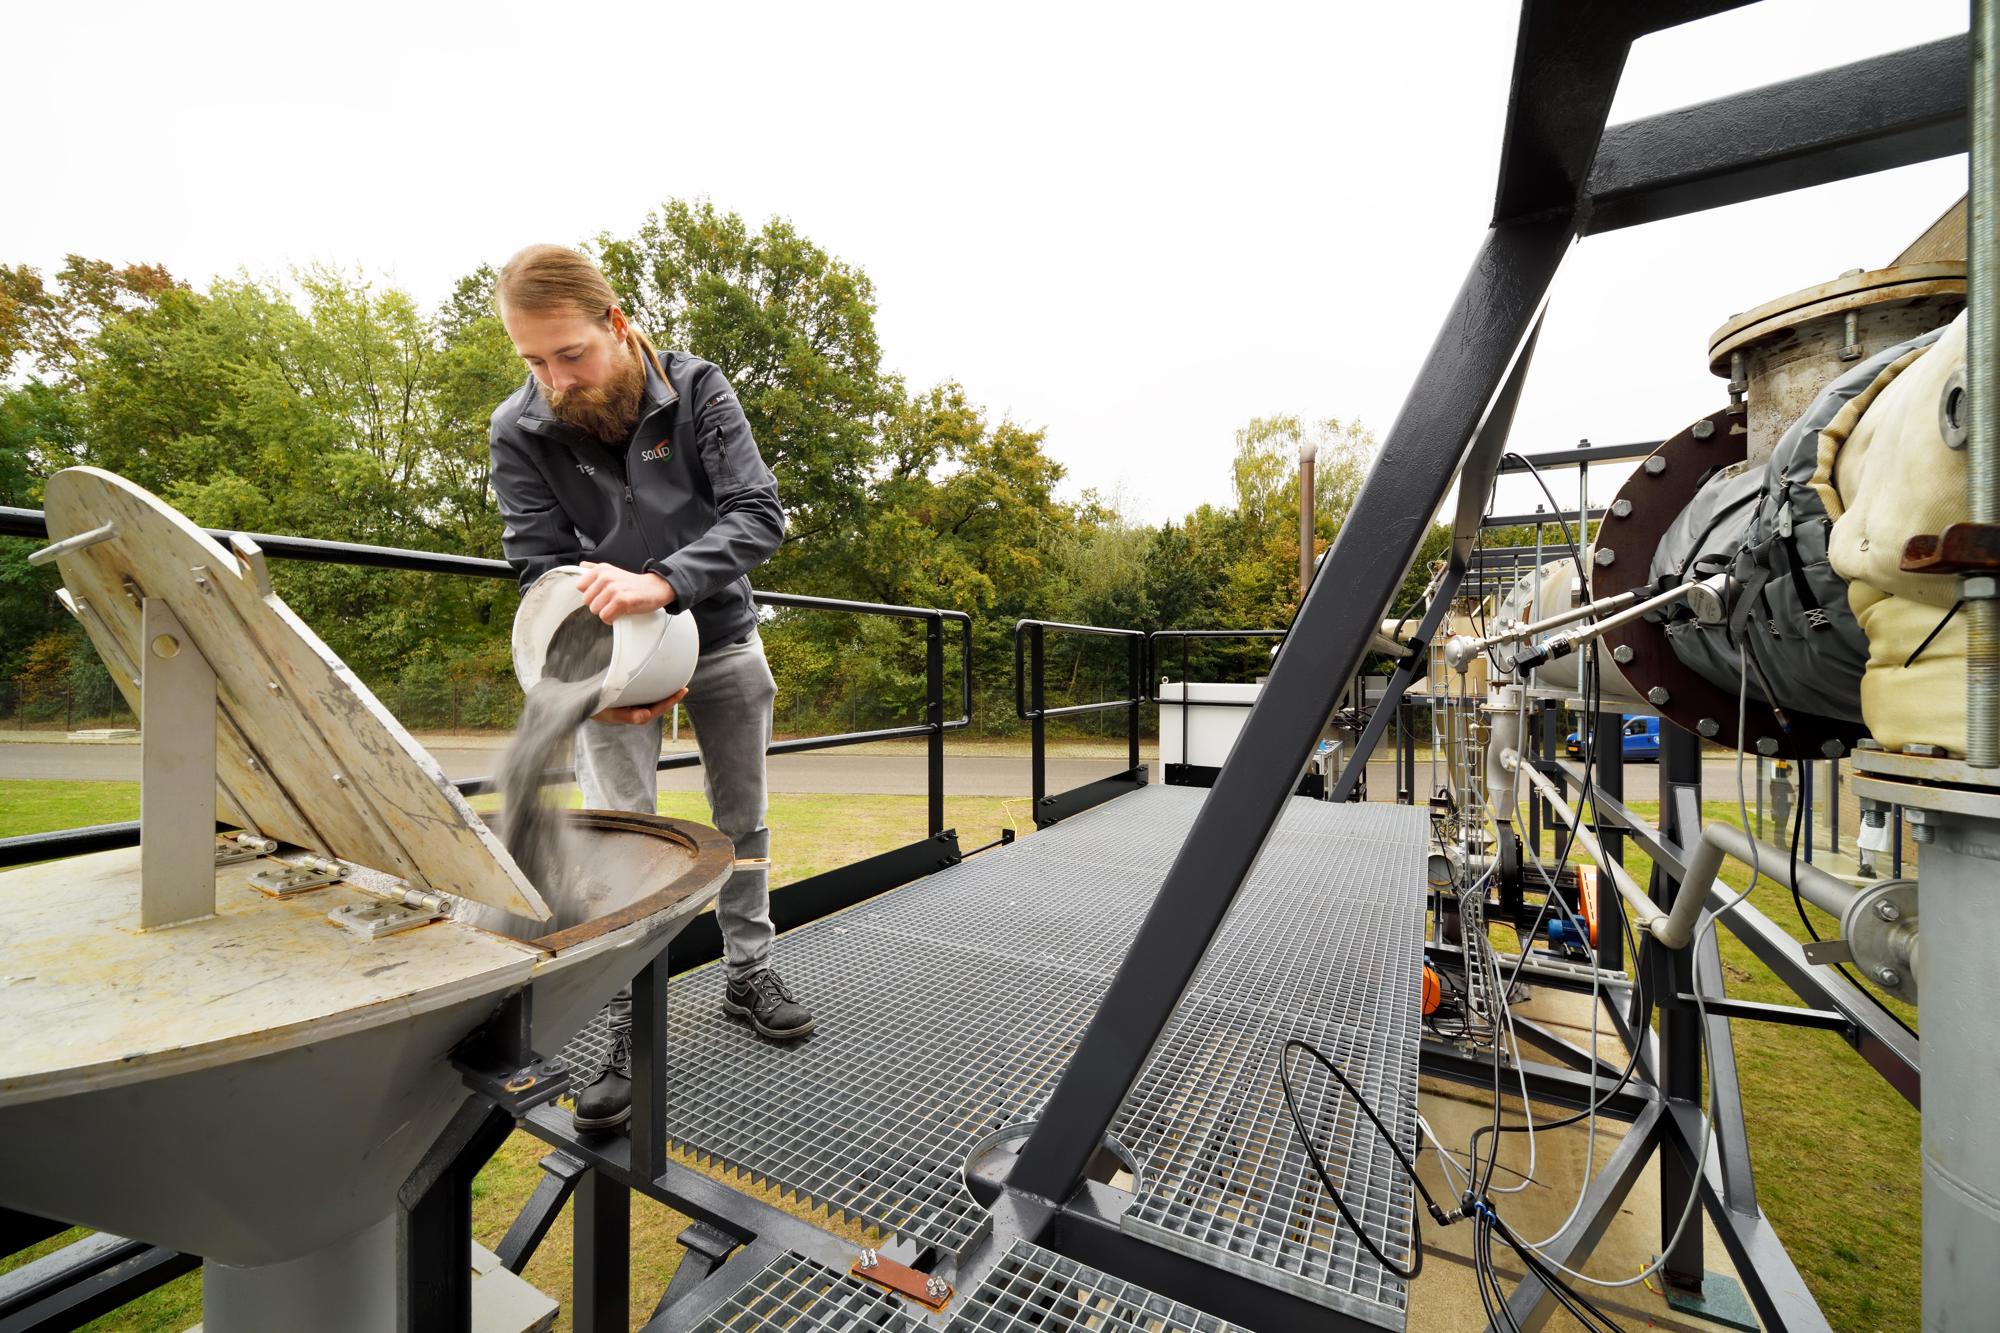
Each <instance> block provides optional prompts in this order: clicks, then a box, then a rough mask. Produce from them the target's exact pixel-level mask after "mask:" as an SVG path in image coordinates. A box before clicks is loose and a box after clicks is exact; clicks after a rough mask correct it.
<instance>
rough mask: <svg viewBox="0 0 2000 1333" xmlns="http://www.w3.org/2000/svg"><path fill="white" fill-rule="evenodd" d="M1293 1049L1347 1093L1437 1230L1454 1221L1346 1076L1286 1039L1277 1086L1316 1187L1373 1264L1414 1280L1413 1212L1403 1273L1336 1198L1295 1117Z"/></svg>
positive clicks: (1419, 1258) (1416, 1236)
mask: <svg viewBox="0 0 2000 1333" xmlns="http://www.w3.org/2000/svg"><path fill="white" fill-rule="evenodd" d="M1294 1049H1296V1050H1301V1051H1304V1052H1305V1053H1306V1054H1308V1055H1310V1056H1311V1057H1312V1058H1313V1059H1315V1060H1317V1061H1319V1062H1320V1064H1322V1065H1324V1066H1325V1067H1326V1070H1327V1072H1328V1073H1330V1074H1332V1075H1333V1076H1334V1077H1335V1078H1337V1079H1339V1080H1340V1086H1341V1087H1343V1088H1345V1089H1347V1095H1348V1096H1350V1097H1352V1098H1353V1099H1354V1101H1355V1104H1356V1105H1357V1106H1359V1107H1360V1108H1361V1109H1362V1110H1363V1111H1364V1112H1366V1113H1367V1115H1368V1119H1369V1122H1370V1123H1371V1124H1373V1125H1374V1126H1375V1130H1376V1132H1377V1133H1379V1134H1380V1135H1381V1136H1382V1141H1383V1142H1384V1143H1386V1144H1388V1145H1389V1151H1390V1152H1392V1153H1394V1154H1395V1155H1396V1160H1397V1161H1398V1162H1399V1163H1401V1164H1402V1167H1403V1174H1404V1175H1406V1176H1408V1177H1409V1178H1410V1183H1411V1184H1412V1185H1415V1186H1416V1187H1417V1193H1419V1194H1421V1195H1422V1196H1423V1198H1424V1205H1425V1207H1427V1208H1429V1209H1430V1211H1431V1217H1432V1218H1433V1219H1434V1220H1435V1221H1436V1222H1437V1224H1438V1225H1439V1226H1448V1225H1450V1223H1451V1222H1453V1221H1454V1220H1455V1219H1454V1218H1453V1217H1452V1216H1451V1215H1450V1214H1448V1213H1446V1212H1445V1211H1444V1209H1443V1208H1440V1207H1439V1206H1438V1201H1437V1200H1436V1199H1434V1198H1432V1197H1431V1192H1430V1190H1429V1189H1427V1188H1425V1186H1424V1182H1423V1181H1422V1180H1420V1179H1418V1177H1417V1168H1416V1167H1414V1166H1412V1165H1411V1164H1410V1159H1409V1157H1408V1156H1406V1155H1405V1154H1404V1152H1403V1145H1402V1144H1400V1143H1398V1142H1396V1136H1395V1135H1393V1134H1391V1133H1390V1132H1389V1127H1388V1126H1387V1125H1385V1124H1383V1123H1382V1117H1380V1116H1378V1115H1376V1114H1375V1108H1374V1107H1372V1106H1370V1105H1369V1104H1368V1099H1367V1098H1366V1097H1363V1096H1362V1095H1361V1090H1360V1089H1359V1088H1357V1087H1355V1086H1354V1085H1353V1084H1352V1083H1350V1082H1348V1079H1347V1075H1346V1074H1343V1073H1342V1072H1341V1071H1340V1066H1339V1065H1336V1064H1335V1063H1334V1062H1333V1061H1331V1060H1329V1059H1327V1057H1326V1056H1325V1055H1324V1054H1323V1053H1322V1052H1321V1051H1320V1049H1319V1047H1317V1046H1315V1045H1313V1044H1312V1043H1311V1042H1309V1041H1305V1040H1303V1039H1302V1038H1299V1037H1292V1038H1289V1039H1288V1040H1287V1041H1286V1042H1285V1045H1284V1047H1283V1049H1281V1050H1280V1051H1279V1052H1278V1086H1279V1087H1280V1088H1282V1089H1283V1090H1284V1094H1285V1109H1286V1110H1288V1111H1290V1112H1291V1114H1292V1128H1293V1129H1294V1130H1295V1131H1297V1133H1298V1136H1299V1143H1300V1144H1301V1145H1302V1146H1303V1147H1304V1148H1305V1150H1306V1156H1307V1157H1308V1158H1310V1159H1311V1161H1312V1164H1313V1171H1314V1172H1315V1173H1316V1174H1317V1175H1318V1176H1319V1183H1320V1187H1321V1188H1322V1189H1324V1190H1325V1191H1326V1194H1327V1197H1328V1198H1330V1199H1332V1200H1333V1206H1334V1207H1335V1208H1336V1209H1338V1210H1339V1212H1340V1216H1341V1220H1342V1221H1344V1222H1346V1223H1347V1225H1348V1226H1349V1227H1350V1228H1352V1229H1353V1231H1354V1234H1355V1235H1356V1236H1359V1237H1360V1238H1361V1243H1362V1244H1363V1245H1364V1246H1366V1247H1367V1249H1368V1253H1370V1254H1372V1255H1374V1256H1375V1262H1376V1263H1378V1264H1381V1265H1382V1267H1384V1268H1386V1269H1388V1270H1389V1271H1390V1272H1391V1273H1394V1274H1395V1275H1396V1276H1397V1277H1399V1278H1401V1279H1403V1281H1405V1282H1409V1281H1412V1280H1414V1279H1415V1278H1416V1276H1417V1274H1419V1273H1421V1272H1423V1271H1424V1228H1423V1222H1422V1220H1421V1219H1419V1218H1418V1216H1417V1214H1416V1212H1415V1210H1412V1211H1411V1213H1410V1255H1411V1258H1412V1260H1413V1262H1412V1263H1411V1264H1410V1266H1409V1267H1408V1268H1407V1269H1405V1268H1403V1267H1401V1266H1399V1265H1398V1264H1396V1263H1395V1262H1394V1261H1392V1260H1391V1259H1390V1258H1389V1256H1388V1255H1386V1254H1384V1253H1382V1251H1381V1250H1380V1249H1379V1248H1378V1247H1377V1246H1376V1244H1375V1242H1374V1240H1373V1239H1371V1238H1370V1237H1369V1235H1368V1233H1367V1232H1366V1231H1364V1230H1362V1229H1361V1223H1359V1222H1357V1221H1356V1220H1355V1218H1354V1214H1353V1213H1350V1212H1348V1211H1347V1203H1346V1201H1345V1200H1344V1199H1342V1198H1341V1197H1340V1191H1339V1190H1338V1189H1336V1188H1334V1184H1333V1178H1332V1177H1331V1176H1330V1175H1328V1174H1327V1169H1326V1162H1325V1161H1324V1160H1322V1159H1321V1157H1320V1155H1319V1149H1318V1148H1316V1147H1314V1146H1313V1140H1312V1135H1311V1134H1310V1133H1308V1132H1307V1130H1306V1122H1305V1118H1304V1117H1303V1116H1301V1115H1300V1114H1299V1104H1298V1101H1297V1100H1296V1099H1295V1098H1294V1097H1293V1095H1292V1079H1291V1066H1290V1063H1289V1057H1290V1055H1291V1053H1292V1051H1293V1050H1294Z"/></svg>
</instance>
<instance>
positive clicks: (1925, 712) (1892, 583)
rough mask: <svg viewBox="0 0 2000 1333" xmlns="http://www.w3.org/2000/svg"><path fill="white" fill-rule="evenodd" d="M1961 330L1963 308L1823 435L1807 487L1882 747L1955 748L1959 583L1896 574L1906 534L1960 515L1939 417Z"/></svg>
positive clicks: (1958, 459)
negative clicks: (1817, 493)
mask: <svg viewBox="0 0 2000 1333" xmlns="http://www.w3.org/2000/svg"><path fill="white" fill-rule="evenodd" d="M1965 333H1966V323H1965V316H1964V315H1962V314H1961V315H1960V316H1959V317H1958V319H1957V320H1956V321H1954V322H1953V323H1952V325H1951V326H1950V327H1949V328H1948V329H1946V330H1945V333H1944V336H1943V337H1942V338H1940V339H1939V340H1938V341H1937V342H1936V343H1934V344H1933V345H1932V346H1931V348H1930V349H1929V350H1928V351H1927V352H1925V353H1924V354H1923V355H1922V356H1920V357H1919V358H1917V359H1916V360H1915V361H1914V362H1912V363H1911V364H1909V365H1907V366H1905V367H1903V368H1902V371H1901V373H1900V374H1898V375H1896V376H1895V377H1894V379H1893V380H1892V381H1891V382H1890V383H1888V384H1887V385H1885V386H1884V387H1883V388H1882V390H1881V392H1880V393H1879V394H1878V395H1876V397H1875V400H1874V402H1873V403H1872V404H1870V405H1869V407H1868V410H1867V411H1866V412H1865V413H1863V414H1862V416H1861V418H1860V420H1859V421H1858V422H1857V423H1855V425H1854V427H1853V430H1852V431H1851V432H1850V433H1849V434H1848V435H1847V437H1846V439H1845V440H1844V441H1843V440H1840V439H1838V438H1837V437H1836V436H1835V433H1834V432H1833V431H1832V430H1828V431H1825V432H1823V433H1822V435H1821V462H1820V472H1819V473H1818V474H1817V475H1816V476H1815V477H1814V483H1815V486H1816V487H1818V488H1819V489H1820V490H1821V492H1822V494H1823V495H1824V496H1826V497H1827V511H1828V512H1829V513H1830V514H1833V515H1834V516H1835V518H1834V524H1833V534H1832V537H1831V539H1830V540H1829V541H1828V543H1827V554H1828V556H1829V558H1830V559H1831V560H1832V562H1833V567H1834V569H1835V570H1836V571H1837V572H1838V573H1839V574H1840V575H1841V577H1843V578H1845V579H1847V580H1849V583H1848V589H1847V601H1848V605H1849V607H1851V608H1852V609H1853V611H1854V615H1855V618H1856V619H1857V620H1859V621H1860V622H1861V628H1862V630H1863V631H1864V632H1865V633H1866V634H1867V635H1868V666H1867V669H1866V671H1865V672H1864V673H1863V675H1862V678H1861V713H1862V717H1863V719H1864V720H1865V721H1866V722H1867V724H1868V730H1869V734H1870V735H1872V736H1873V737H1874V738H1875V740H1876V742H1877V743H1878V744H1880V745H1882V746H1884V747H1885V748H1888V749H1892V750H1893V749H1898V748H1900V747H1902V746H1905V745H1912V744H1924V745H1937V746H1942V747H1943V748H1944V749H1946V750H1949V751H1951V752H1952V753H1954V754H1962V753H1964V751H1965V698H1966V690H1965V648H1966V641H1965V619H1964V617H1963V616H1962V615H1952V614H1951V611H1952V606H1953V603H1954V602H1955V601H1956V599H1957V597H1958V580H1957V579H1956V578H1953V577H1951V576H1949V575H1940V574H1907V573H1904V572H1903V570H1902V554H1903V548H1904V546H1905V545H1907V544H1908V542H1909V540H1910V538H1912V537H1916V536H1922V535H1926V534H1934V533H1938V532H1942V531H1943V530H1944V529H1945V527H1947V526H1948V525H1950V524H1952V523H1954V522H1962V521H1964V520H1965V519H1966V518H1967V517H1968V516H1969V510H1968V508H1967V500H1966V466H1965V452H1964V451H1963V450H1962V449H1952V448H1949V447H1947V446H1946V444H1945V442H1944V436H1943V433H1942V430H1941V428H1940V425H1939V414H1938V404H1939V400H1940V398H1941V396H1942V394H1943V392H1944V387H1945V381H1946V380H1948V379H1950V378H1951V375H1952V373H1953V372H1954V371H1956V370H1959V369H1962V368H1963V367H1964V365H1965ZM1947 617H1949V618H1948V619H1947ZM1940 626H1942V628H1941V629H1940V628H1939V627H1940ZM1933 632H1935V635H1936V637H1934V638H1933V637H1931V636H1932V634H1933ZM1926 639H1929V640H1930V641H1929V643H1928V644H1925V640H1926ZM1920 647H1921V648H1922V652H1921V653H1919V652H1918V649H1919V648H1920Z"/></svg>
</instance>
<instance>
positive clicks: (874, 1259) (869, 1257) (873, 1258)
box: [856, 1250, 882, 1271]
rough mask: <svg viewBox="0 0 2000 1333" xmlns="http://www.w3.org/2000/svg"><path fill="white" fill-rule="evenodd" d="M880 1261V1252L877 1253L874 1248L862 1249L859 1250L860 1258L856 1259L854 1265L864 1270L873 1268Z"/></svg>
mask: <svg viewBox="0 0 2000 1333" xmlns="http://www.w3.org/2000/svg"><path fill="white" fill-rule="evenodd" d="M881 1262H882V1256H881V1255H880V1254H877V1253H876V1252H875V1251H874V1250H863V1251H862V1252H861V1258H860V1259H859V1260H858V1261H857V1264H856V1266H857V1267H859V1268H861V1269H862V1270H863V1271H866V1270H868V1269H871V1268H874V1267H875V1266H876V1265H877V1264H879V1263H881Z"/></svg>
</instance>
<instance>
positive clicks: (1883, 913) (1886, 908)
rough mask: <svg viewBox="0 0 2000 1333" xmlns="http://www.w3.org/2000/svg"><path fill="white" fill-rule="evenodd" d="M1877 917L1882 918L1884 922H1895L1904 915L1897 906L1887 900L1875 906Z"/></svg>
mask: <svg viewBox="0 0 2000 1333" xmlns="http://www.w3.org/2000/svg"><path fill="white" fill-rule="evenodd" d="M1875 915H1876V916H1879V917H1881V918H1882V919H1883V920H1884V921H1894V920H1895V919H1896V918H1897V917H1900V916H1901V915H1902V913H1901V912H1899V911H1897V910H1896V904H1894V903H1892V902H1890V901H1888V900H1887V899H1886V898H1885V899H1883V900H1882V901H1881V902H1879V903H1876V904H1875Z"/></svg>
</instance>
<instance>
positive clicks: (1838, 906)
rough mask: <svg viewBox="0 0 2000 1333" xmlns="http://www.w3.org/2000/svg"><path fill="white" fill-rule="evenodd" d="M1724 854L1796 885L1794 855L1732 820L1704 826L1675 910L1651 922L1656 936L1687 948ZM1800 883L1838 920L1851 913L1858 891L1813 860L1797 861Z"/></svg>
mask: <svg viewBox="0 0 2000 1333" xmlns="http://www.w3.org/2000/svg"><path fill="white" fill-rule="evenodd" d="M1725 856H1733V857H1735V858H1736V859H1737V860H1739V861H1741V862H1743V864H1745V865H1748V866H1754V867H1755V868H1756V870H1757V873H1758V874H1760V875H1764V876H1766V877H1768V878H1770V879H1773V880H1776V881H1777V882H1778V883H1779V884H1781V885H1783V886H1784V887H1785V888H1788V889H1789V888H1792V887H1794V884H1793V880H1792V873H1791V857H1790V856H1789V855H1788V854H1787V853H1785V852H1782V851H1779V850H1778V849H1777V848H1776V847H1772V846H1770V845H1769V844H1767V843H1762V842H1758V841H1757V840H1756V839H1754V838H1752V837H1751V836H1750V835H1749V834H1748V833H1745V832H1744V831H1743V830H1742V829H1740V828H1737V827H1736V826H1735V825H1734V824H1705V825H1703V826H1702V830H1701V838H1700V840H1699V841H1697V842H1696V843H1695V845H1694V847H1693V848H1692V849H1691V850H1690V852H1689V855H1688V863H1687V874H1686V875H1684V876H1682V878H1681V886H1680V889H1679V891H1678V892H1676V893H1675V895H1674V906H1673V910H1672V911H1670V912H1669V913H1668V914H1667V916H1666V918H1665V919H1664V920H1662V921H1656V922H1654V923H1653V924H1652V927H1651V929H1652V933H1653V938H1654V939H1656V940H1658V941H1659V942H1660V943H1662V944H1664V945H1666V946H1667V947H1668V948H1669V949H1685V948H1686V947H1687V946H1688V945H1689V944H1690V943H1692V942H1693V940H1694V925H1695V921H1696V919H1697V918H1698V917H1700V915H1701V909H1702V906H1703V905H1704V904H1705V903H1707V902H1708V891H1709V890H1710V889H1711V888H1713V887H1714V886H1715V877H1716V874H1717V873H1718V872H1719V871H1720V870H1721V869H1722V858H1723V857H1725ZM1753 856H1754V857H1755V858H1756V859H1755V860H1754V861H1753V860H1752V859H1751V858H1752V857H1753ZM1796 887H1797V889H1798V891H1799V896H1800V897H1802V898H1804V899H1805V900H1806V901H1807V902H1809V903H1811V904H1812V905H1813V906H1814V907H1817V908H1819V909H1820V910H1821V911H1822V912H1827V913H1830V914H1831V915H1832V916H1834V917H1835V918H1836V919H1840V918H1844V917H1845V916H1846V915H1847V909H1848V908H1849V907H1851V906H1852V905H1853V903H1854V899H1855V896H1856V895H1857V893H1858V892H1859V891H1858V890H1857V889H1855V888H1854V887H1853V886H1851V885H1849V884H1848V883H1847V882H1846V881H1845V880H1841V879H1836V878H1835V877H1834V876H1832V875H1829V874H1827V873H1826V871H1824V870H1821V869H1820V868H1819V867H1817V866H1815V865H1813V864H1812V863H1811V862H1809V861H1801V862H1800V863H1799V875H1798V881H1797V885H1796Z"/></svg>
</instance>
